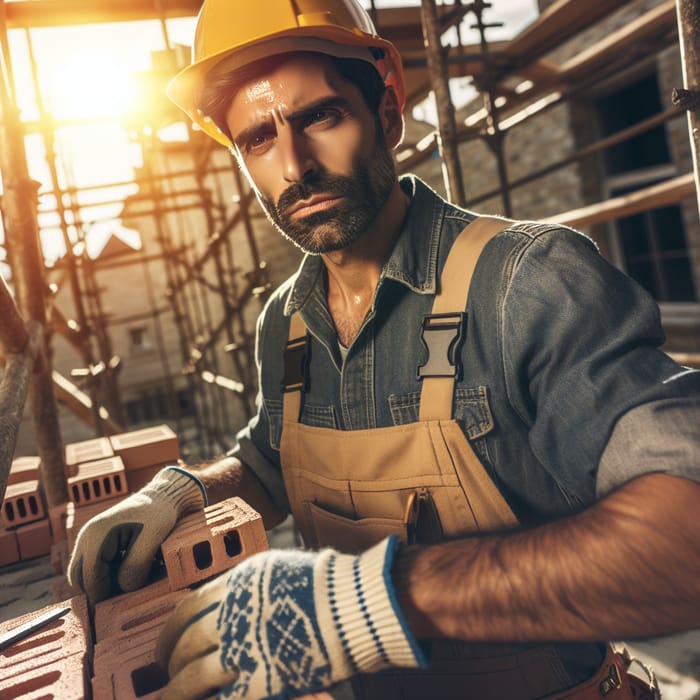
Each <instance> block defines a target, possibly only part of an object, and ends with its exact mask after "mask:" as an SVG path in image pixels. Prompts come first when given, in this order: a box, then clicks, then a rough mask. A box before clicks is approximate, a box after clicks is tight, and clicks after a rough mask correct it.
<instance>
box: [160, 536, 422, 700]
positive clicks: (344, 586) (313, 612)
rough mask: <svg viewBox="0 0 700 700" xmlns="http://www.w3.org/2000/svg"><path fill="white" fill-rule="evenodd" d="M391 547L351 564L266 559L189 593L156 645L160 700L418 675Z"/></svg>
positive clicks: (335, 557)
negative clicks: (377, 675)
mask: <svg viewBox="0 0 700 700" xmlns="http://www.w3.org/2000/svg"><path fill="white" fill-rule="evenodd" d="M397 546H398V545H397V540H396V538H395V537H394V536H392V537H389V538H387V539H385V540H383V541H382V542H380V543H379V544H378V545H375V546H374V547H373V548H372V549H370V550H368V551H367V552H365V553H363V554H361V555H359V556H352V555H347V554H340V553H338V552H336V551H334V550H331V549H326V550H323V551H321V552H301V551H293V550H287V551H282V550H270V551H268V552H262V553H260V554H256V555H254V556H252V557H250V558H249V559H246V560H245V561H243V562H242V563H241V564H239V565H238V566H237V567H235V568H234V569H233V570H232V571H230V572H227V573H226V574H223V575H222V576H219V577H217V578H215V579H213V580H212V581H210V582H209V583H208V584H206V585H204V586H202V587H201V588H199V589H197V590H195V591H194V592H193V593H190V594H189V595H188V596H187V597H186V598H184V599H183V600H182V601H181V602H180V603H179V604H178V606H177V608H176V609H175V611H174V613H173V615H172V617H171V618H170V619H169V620H168V621H167V623H166V624H165V627H164V628H163V631H162V632H161V635H160V639H159V641H158V649H157V656H158V660H159V662H160V663H161V665H162V666H163V668H167V669H168V672H169V675H170V678H171V680H170V683H169V684H168V685H167V687H166V688H165V689H164V690H163V692H162V695H161V700H186V699H187V700H188V699H192V698H202V697H207V696H208V695H210V694H213V693H215V692H217V691H218V692H219V697H220V698H248V699H249V700H263V699H266V700H273V699H274V700H283V699H286V698H295V697H299V696H302V695H305V694H308V693H313V692H316V691H319V690H322V689H324V688H328V687H330V686H332V685H333V684H335V683H338V682H339V681H341V680H344V679H346V678H349V677H350V676H352V675H354V674H356V673H360V672H362V673H370V672H374V671H379V670H382V669H385V668H390V667H393V666H405V667H417V666H424V665H425V660H424V658H423V654H422V651H421V649H420V647H419V646H418V644H417V642H416V640H415V638H414V637H413V635H412V633H411V632H410V630H409V629H408V626H407V624H406V621H405V619H404V618H403V614H402V612H401V610H400V609H399V607H398V605H397V602H396V597H395V595H394V590H393V587H392V583H391V578H390V570H391V563H392V559H393V557H394V554H395V552H396V549H397Z"/></svg>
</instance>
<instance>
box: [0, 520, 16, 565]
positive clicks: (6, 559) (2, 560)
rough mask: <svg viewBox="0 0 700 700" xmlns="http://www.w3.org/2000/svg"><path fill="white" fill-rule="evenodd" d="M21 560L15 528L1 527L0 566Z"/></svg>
mask: <svg viewBox="0 0 700 700" xmlns="http://www.w3.org/2000/svg"><path fill="white" fill-rule="evenodd" d="M17 561H19V546H18V545H17V535H16V533H15V531H14V530H5V529H3V528H0V566H7V565H8V564H14V563H15V562H17Z"/></svg>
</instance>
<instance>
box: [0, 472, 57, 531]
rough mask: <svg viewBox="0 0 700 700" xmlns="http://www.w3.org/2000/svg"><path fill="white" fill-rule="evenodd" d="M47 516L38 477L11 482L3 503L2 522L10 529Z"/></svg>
mask: <svg viewBox="0 0 700 700" xmlns="http://www.w3.org/2000/svg"><path fill="white" fill-rule="evenodd" d="M45 517H46V511H45V510H44V502H43V501H42V499H41V493H40V492H39V482H38V481H37V480H36V479H32V480H30V481H22V482H20V483H18V484H10V485H8V486H7V489H6V490H5V500H4V501H3V503H2V522H3V524H4V526H5V527H6V528H8V529H10V528H15V527H19V526H20V525H25V524H27V523H32V522H34V521H35V520H42V519H43V518H45Z"/></svg>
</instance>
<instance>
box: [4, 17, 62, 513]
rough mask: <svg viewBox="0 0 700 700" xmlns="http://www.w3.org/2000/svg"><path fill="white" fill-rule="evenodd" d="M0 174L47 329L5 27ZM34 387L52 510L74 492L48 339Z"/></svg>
mask: <svg viewBox="0 0 700 700" xmlns="http://www.w3.org/2000/svg"><path fill="white" fill-rule="evenodd" d="M0 41H1V42H2V48H3V50H2V52H1V54H0V56H1V58H0V60H1V62H2V64H1V65H0V172H2V177H3V189H4V194H3V212H4V217H5V233H6V244H7V248H8V250H10V251H11V260H12V263H13V267H12V272H13V280H14V283H15V290H16V297H17V302H18V306H19V309H20V311H21V312H22V314H23V316H24V318H25V319H27V320H28V321H34V322H36V323H37V324H38V325H39V326H40V327H41V328H43V327H45V325H46V290H47V286H46V281H45V279H44V265H43V260H42V254H41V248H40V244H39V225H38V221H37V183H36V182H34V181H33V180H32V179H31V178H30V177H29V169H28V167H27V156H26V151H25V146H24V135H23V130H22V124H21V122H20V119H19V113H18V110H17V107H16V105H15V104H14V101H13V99H12V97H11V93H10V90H9V76H10V75H11V71H10V66H9V65H8V60H7V56H9V51H8V50H7V31H6V27H5V25H4V23H3V24H2V26H0ZM39 345H40V347H39V350H38V353H37V360H36V363H35V366H34V371H33V373H32V375H31V379H30V383H29V398H30V406H31V410H32V418H33V421H34V430H35V434H36V440H37V445H38V448H39V456H40V457H41V467H40V469H41V480H42V483H43V486H44V490H45V493H46V500H47V501H48V505H49V506H53V505H58V504H60V503H65V502H66V501H67V500H68V492H67V488H66V480H65V468H64V462H63V442H62V440H61V434H60V429H59V424H58V410H57V407H56V399H55V396H54V393H53V383H52V380H51V372H50V367H49V361H48V353H47V348H46V347H45V339H43V338H42V341H41V342H40V343H39Z"/></svg>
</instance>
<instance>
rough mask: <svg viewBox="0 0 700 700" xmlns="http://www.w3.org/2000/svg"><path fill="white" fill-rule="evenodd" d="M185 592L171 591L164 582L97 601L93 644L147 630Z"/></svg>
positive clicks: (169, 609)
mask: <svg viewBox="0 0 700 700" xmlns="http://www.w3.org/2000/svg"><path fill="white" fill-rule="evenodd" d="M185 593H186V591H174V592H173V591H171V590H170V585H169V584H168V580H167V578H162V579H160V580H159V581H156V582H155V583H151V584H150V585H147V586H145V587H144V588H139V589H138V590H136V591H133V592H131V593H122V594H121V595H118V596H114V597H113V598H108V599H107V600H103V601H100V602H99V603H97V605H96V606H95V614H94V629H95V640H96V641H97V643H98V644H99V643H100V642H104V641H105V640H114V639H120V638H123V637H126V636H129V635H130V634H131V633H132V632H133V631H138V630H139V629H141V628H142V627H148V626H149V625H150V623H152V622H153V621H154V620H157V619H158V618H159V617H161V616H163V615H165V614H167V613H168V612H169V611H171V610H172V609H173V608H174V607H175V603H176V602H177V601H178V600H179V599H180V598H181V597H182V596H183V595H184V594H185Z"/></svg>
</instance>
